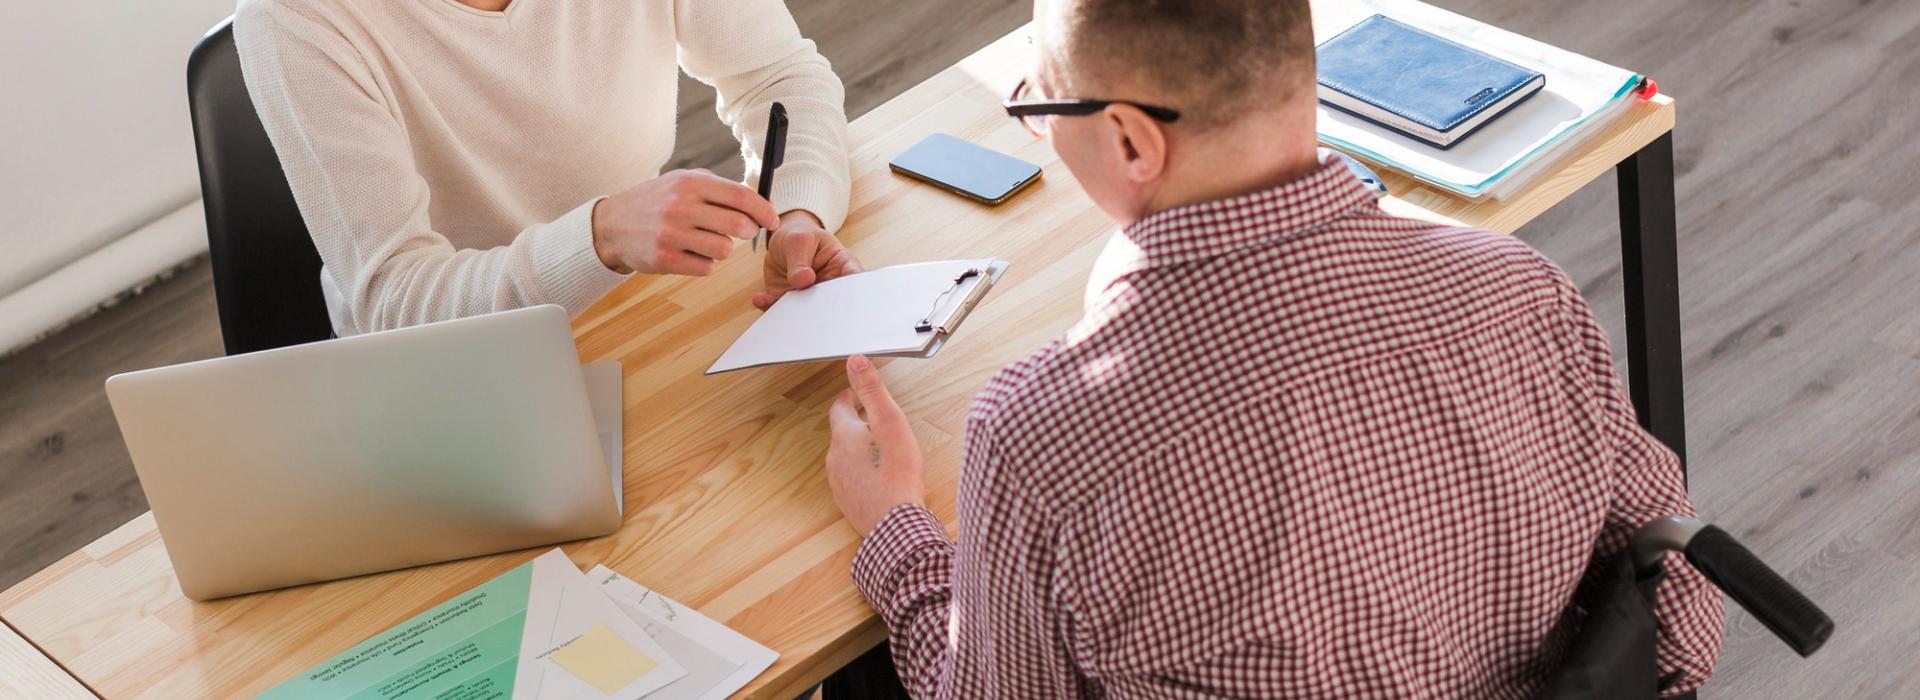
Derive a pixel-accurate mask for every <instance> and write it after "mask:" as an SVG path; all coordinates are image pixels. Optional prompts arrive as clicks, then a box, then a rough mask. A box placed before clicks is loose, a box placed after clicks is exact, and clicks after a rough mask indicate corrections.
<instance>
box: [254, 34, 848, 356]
mask: <svg viewBox="0 0 1920 700" xmlns="http://www.w3.org/2000/svg"><path fill="white" fill-rule="evenodd" d="M234 32H235V39H236V41H237V43H238V46H239V49H240V63H241V67H242V70H243V72H244V74H245V76H246V81H247V88H248V93H249V94H250V95H251V96H252V98H253V103H254V106H255V108H256V109H257V110H258V111H259V113H260V120H261V122H262V123H264V124H265V126H266V129H267V135H268V136H269V137H270V138H271V139H272V141H273V146H274V150H275V151H277V152H278V153H279V156H280V163H281V165H282V167H283V168H284V169H285V170H286V174H287V180H288V182H289V183H290V184H291V185H292V188H293V195H294V199H295V201H296V202H298V204H299V206H300V213H301V215H302V216H303V217H304V218H305V219H306V222H307V228H308V230H309V232H310V233H311V234H312V236H313V240H314V243H315V245H316V247H318V249H319V251H320V258H321V260H322V261H323V262H324V263H325V264H326V270H325V272H324V273H323V274H322V278H323V282H324V283H325V284H324V286H328V287H332V288H331V289H327V290H326V291H327V293H328V295H329V296H330V297H331V298H330V305H333V306H334V307H335V308H333V309H331V311H333V312H334V314H335V315H334V325H335V327H336V329H337V330H339V331H340V332H341V334H342V335H347V334H352V333H356V332H360V333H364V332H371V331H375V330H381V329H386V328H393V327H398V326H406V325H413V324H418V323H426V322H429V321H436V320H443V319H449V318H458V317H461V316H469V315H474V314H481V313H486V312H489V311H496V310H501V309H508V308H517V307H521V306H527V305H532V304H545V303H553V304H559V305H561V306H563V307H566V309H567V310H568V311H569V312H570V313H579V312H580V311H581V310H583V309H585V308H586V307H587V305H589V304H591V303H592V302H593V301H594V300H595V299H598V298H599V297H600V296H601V295H602V294H604V293H606V292H607V291H608V290H609V289H611V288H612V287H613V286H614V285H616V284H618V283H619V282H620V281H621V280H622V279H623V278H622V276H621V275H619V274H616V273H614V272H613V271H611V270H608V269H607V268H606V266H604V265H602V264H601V262H600V259H599V257H598V256H597V255H596V254H595V253H594V249H593V235H592V211H593V204H594V202H596V201H598V200H599V198H600V197H602V196H605V195H610V194H614V193H617V192H620V191H622V190H625V189H627V188H629V187H632V186H634V185H637V184H640V183H641V182H643V181H646V180H648V179H650V178H653V177H655V176H657V175H658V174H659V172H660V168H661V167H662V166H663V165H664V164H665V163H666V161H667V158H668V157H669V156H670V155H671V154H672V151H673V136H674V119H675V100H676V97H677V95H676V94H675V93H676V86H677V85H678V82H677V78H678V75H677V72H676V66H678V67H680V68H684V69H685V70H686V71H687V73H688V74H689V75H692V76H693V77H695V78H697V79H699V80H701V81H702V82H705V83H707V84H710V85H713V86H714V87H715V89H716V90H718V91H719V110H718V111H719V113H720V118H721V119H722V120H724V121H725V122H726V123H727V124H729V125H731V126H732V127H733V133H734V135H735V136H736V137H737V138H739V139H740V142H741V144H742V152H743V153H744V154H745V156H746V157H747V159H748V161H749V162H748V165H747V172H749V173H756V174H757V172H758V170H759V164H758V159H757V155H758V151H759V149H760V144H761V143H762V141H763V139H764V132H765V129H766V113H767V107H768V105H770V104H771V103H773V102H775V101H778V102H781V103H784V104H785V105H786V107H787V111H788V113H789V115H790V116H791V118H792V129H791V132H790V136H789V139H788V147H787V158H786V162H785V163H784V164H783V165H782V166H781V168H780V173H779V180H778V182H776V183H775V185H776V186H775V188H774V196H773V200H774V205H775V208H776V209H778V210H779V211H781V212H783V213H784V212H787V211H791V210H794V209H805V210H807V211H810V212H813V213H814V214H815V215H817V216H819V217H820V219H821V221H823V222H825V223H826V225H827V229H828V230H835V229H837V228H838V227H839V226H840V223H841V222H842V221H843V220H844V219H845V218H846V210H847V197H848V190H849V182H848V175H847V145H846V114H845V112H844V109H843V106H842V102H843V93H842V88H841V85H840V81H839V79H838V78H836V77H835V76H834V74H833V71H832V69H831V67H829V66H828V64H827V61H826V59H825V58H822V57H821V56H820V54H819V52H818V51H816V50H815V48H814V44H813V42H811V41H808V40H806V39H804V38H802V37H801V36H800V31H799V28H798V27H797V26H795V24H794V22H793V17H792V15H791V14H789V13H788V12H787V9H786V6H785V5H784V4H782V2H781V0H514V1H513V2H512V3H511V4H509V5H508V6H507V9H506V10H505V11H503V12H484V11H480V10H475V9H473V8H470V7H467V6H465V5H462V4H460V3H458V2H455V0H240V4H239V9H238V11H237V13H236V17H235V20H234Z"/></svg>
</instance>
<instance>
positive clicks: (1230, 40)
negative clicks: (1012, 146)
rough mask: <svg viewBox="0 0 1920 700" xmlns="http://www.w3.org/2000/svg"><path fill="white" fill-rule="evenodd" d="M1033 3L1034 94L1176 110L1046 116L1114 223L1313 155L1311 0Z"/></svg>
mask: <svg viewBox="0 0 1920 700" xmlns="http://www.w3.org/2000/svg"><path fill="white" fill-rule="evenodd" d="M1034 15H1035V16H1034V19H1035V36H1034V44H1035V46H1036V48H1038V49H1039V63H1038V65H1037V66H1036V68H1035V71H1034V75H1033V77H1032V78H1031V79H1030V82H1031V86H1032V89H1031V90H1030V91H1029V92H1030V93H1037V94H1036V95H1032V96H1035V97H1044V98H1048V99H1070V98H1086V99H1106V100H1127V101H1131V102H1135V103H1139V104H1145V105H1152V106H1161V107H1168V108H1171V109H1173V110H1175V111H1178V112H1179V113H1180V118H1179V119H1178V120H1177V121H1175V122H1171V123H1169V122H1163V121H1158V120H1155V119H1154V118H1152V117H1151V116H1150V115H1148V114H1147V113H1146V112H1143V111H1142V110H1140V109H1139V108H1137V107H1133V106H1130V105H1124V104H1117V105H1112V106H1109V107H1107V108H1106V109H1105V110H1103V111H1101V112H1097V113H1095V114H1091V115H1086V116H1072V117H1051V118H1049V121H1048V127H1049V129H1050V130H1051V132H1052V137H1053V143H1054V148H1055V150H1056V151H1058V152H1059V154H1060V157H1061V159H1062V160H1063V161H1065V162H1066V164H1067V167H1068V168H1069V169H1071V170H1072V171H1073V173H1074V175H1075V177H1077V178H1078V179H1079V180H1080V182H1081V185H1082V186H1083V187H1084V188H1086V190H1087V193H1088V194H1089V195H1090V196H1092V197H1093V199H1094V201H1095V202H1097V203H1098V204H1099V205H1100V206H1101V208H1102V209H1104V210H1106V211H1107V213H1108V214H1110V215H1112V216H1113V217H1114V218H1115V219H1116V220H1119V221H1120V222H1121V223H1123V224H1125V223H1132V222H1133V221H1134V220H1136V219H1138V218H1139V217H1141V216H1144V215H1146V214H1148V213H1151V212H1153V211H1157V210H1160V209H1165V208H1168V207H1171V206H1177V205H1180V204H1186V203H1191V202H1194V201H1202V200H1205V199H1213V198H1218V197H1224V196H1231V195H1234V194H1240V193H1243V192H1246V191H1250V190H1252V189H1257V188H1261V187H1270V186H1274V185H1278V184H1281V182H1284V181H1285V180H1288V179H1292V178H1293V177H1297V176H1299V175H1300V174H1302V170H1303V168H1310V167H1312V163H1313V160H1312V158H1313V156H1312V154H1313V142H1314V135H1313V111H1314V110H1313V104H1314V71H1313V22H1312V20H1311V17H1310V14H1309V11H1308V0H1039V2H1038V3H1037V5H1036V7H1035V12H1034Z"/></svg>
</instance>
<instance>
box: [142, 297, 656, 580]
mask: <svg viewBox="0 0 1920 700" xmlns="http://www.w3.org/2000/svg"><path fill="white" fill-rule="evenodd" d="M107 397H108V399H109V401H110V403H111V404H112V406H113V412H114V416H115V418H116V419H117V420H118V421H119V423H120V430H121V434H122V435H123V436H124V438H125V439H126V443H127V451H128V453H129V454H130V455H131V456H132V458H133V464H134V470H135V471H136V472H137V473H138V474H139V477H140V484H141V487H142V488H143V489H144V490H145V491H146V494H147V501H148V503H149V505H150V506H151V507H152V508H153V513H154V520H155V524H156V525H157V526H158V528H159V531H160V536H161V538H162V540H163V541H164V542H165V544H166V548H167V553H168V555H169V556H170V557H171V558H172V560H173V564H174V569H175V573H176V575H178V577H179V579H180V587H181V590H182V592H183V593H185V594H186V595H187V597H189V598H194V599H207V598H217V597H221V596H228V595H235V594H239V593H248V592H252V591H259V590H265V589H270V588H279V587H283V586H291V585H297V584H302V583H309V582H314V581H323V580H329V579H335V578H342V577H346V576H353V575H358V574H365V573H372V572H377V571H386V570H389V569H396V568H401V567H407V566H414V565H418V564H425V563H431V562H438V561H445V560H449V559H458V558H463V557H470V556H476V555H481V554H488V553H492V552H499V551H505V550H511V549H519V548H523V547H532V546H537V545H542V544H550V543H553V542H559V541H565V540H573V539H579V538H583V537H591V536H598V535H604V534H607V533H609V532H612V531H613V530H615V529H616V528H618V527H619V523H620V516H619V513H618V509H617V506H616V505H615V499H614V486H613V483H612V481H611V480H609V478H608V476H609V473H610V467H609V465H608V464H607V462H606V458H605V457H603V456H602V442H601V435H600V434H599V432H600V431H598V430H596V428H595V424H594V419H593V416H592V414H591V410H590V406H589V402H588V397H587V390H586V386H585V382H584V380H583V378H582V371H581V367H580V364H579V359H578V356H577V354H576V352H575V350H574V346H573V337H572V333H571V331H570V330H569V328H568V324H567V315H566V313H565V311H563V310H562V309H560V308H559V307H557V306H540V307H534V308H528V309H519V310H515V311H507V312H502V313H497V314H491V315H487V316H480V317H475V318H467V319H461V320H455V321H446V322H441V323H433V324H428V325H423V326H417V327H412V328H405V329H399V330H394V331H387V332H383V333H374V334H369V335H362V336H354V337H350V338H342V339H339V340H332V341H327V342H322V343H312V344H308V345H299V346H294V347H288V348H280V349H275V350H267V351H263V352H256V353H249V354H245V355H236V356H233V357H223V358H217V359H212V360H205V361H201V362H193V363H188V364H183V365H176V366H173V367H162V368H158V369H151V370H145V371H140V372H130V373H127V374H121V375H117V376H114V377H112V378H110V379H108V380H107Z"/></svg>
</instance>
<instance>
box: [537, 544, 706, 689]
mask: <svg viewBox="0 0 1920 700" xmlns="http://www.w3.org/2000/svg"><path fill="white" fill-rule="evenodd" d="M602 625H604V626H606V627H607V628H608V629H610V630H612V631H613V633H614V634H615V635H617V636H618V637H619V638H620V639H621V640H622V641H624V642H626V643H627V644H629V645H632V647H633V648H635V649H638V650H639V651H640V652H641V653H643V654H645V655H646V656H648V657H651V658H652V659H653V660H654V661H655V662H656V663H658V664H659V665H658V666H655V667H654V668H653V670H651V671H648V672H646V673H645V674H644V675H640V676H639V677H637V678H634V679H633V680H632V682H630V683H627V684H626V685H624V686H622V687H621V688H619V689H618V690H617V691H616V692H614V693H612V694H611V697H614V698H623V699H627V700H633V699H636V698H640V697H643V696H645V695H647V694H648V693H652V692H654V691H656V690H659V689H660V688H662V687H664V686H666V685H667V684H668V683H672V682H673V681H676V680H679V679H680V678H682V677H684V676H686V675H687V672H686V669H685V668H682V667H681V665H680V664H679V662H678V661H677V660H676V659H675V658H674V657H673V655H672V653H671V652H669V651H667V650H666V649H665V648H664V647H662V646H661V645H660V643H659V642H657V641H654V639H653V637H652V636H650V635H648V634H647V633H646V632H645V630H643V629H641V627H640V625H639V624H638V623H635V622H634V621H633V618H632V617H631V616H630V615H628V614H627V613H626V612H625V611H624V610H622V609H621V608H620V606H618V605H617V604H615V603H614V601H613V599H612V598H611V597H609V596H608V595H607V594H606V593H605V592H603V591H602V590H601V588H600V586H599V584H598V583H596V582H594V581H592V580H589V579H588V578H587V577H586V575H584V574H582V573H580V570H579V569H578V568H575V567H574V565H573V562H572V561H571V560H569V559H568V558H567V555H566V553H564V552H562V551H561V550H559V549H553V550H550V551H548V552H547V553H546V554H542V555H540V556H539V557H537V558H535V559H534V560H533V584H532V589H531V592H530V593H529V594H528V597H527V617H526V627H525V632H524V635H523V636H522V637H521V638H520V659H519V664H520V667H519V672H518V673H517V674H516V678H515V680H514V693H513V696H514V697H515V698H539V699H540V700H547V699H549V698H579V699H581V700H585V699H587V698H606V697H609V695H608V694H606V693H602V692H600V691H599V690H597V689H595V688H594V687H593V686H592V685H589V684H588V682H587V681H585V680H583V679H581V678H579V677H577V676H576V675H574V674H573V673H572V672H570V671H569V670H568V669H567V668H566V667H565V666H563V665H562V664H560V663H557V662H555V660H554V659H552V658H551V657H552V656H553V654H554V653H555V652H557V651H559V650H561V649H563V648H565V647H566V646H567V645H568V644H569V643H570V642H572V641H574V640H575V639H577V638H579V637H581V635H583V634H585V633H586V632H588V631H590V630H592V629H593V628H595V627H597V626H602Z"/></svg>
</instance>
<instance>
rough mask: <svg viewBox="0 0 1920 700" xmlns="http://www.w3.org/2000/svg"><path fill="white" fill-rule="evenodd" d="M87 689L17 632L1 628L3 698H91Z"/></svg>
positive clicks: (0, 661)
mask: <svg viewBox="0 0 1920 700" xmlns="http://www.w3.org/2000/svg"><path fill="white" fill-rule="evenodd" d="M93 697H95V696H94V694H93V693H89V692H87V688H86V686H83V685H80V681H77V680H74V678H73V676H69V675H67V672H66V671H63V670H61V669H60V665H59V664H56V663H54V662H53V660H52V659H49V658H47V657H46V655H44V654H41V653H40V650H39V649H35V648H33V645H32V644H29V643H27V640H25V639H23V638H21V637H20V635H19V634H18V633H15V632H14V631H13V628H11V627H8V626H6V625H0V698H45V699H46V700H57V699H59V698H88V699H89V700H91V698H93Z"/></svg>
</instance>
